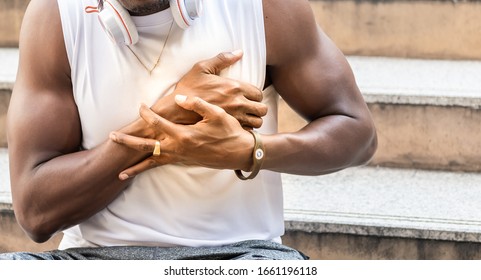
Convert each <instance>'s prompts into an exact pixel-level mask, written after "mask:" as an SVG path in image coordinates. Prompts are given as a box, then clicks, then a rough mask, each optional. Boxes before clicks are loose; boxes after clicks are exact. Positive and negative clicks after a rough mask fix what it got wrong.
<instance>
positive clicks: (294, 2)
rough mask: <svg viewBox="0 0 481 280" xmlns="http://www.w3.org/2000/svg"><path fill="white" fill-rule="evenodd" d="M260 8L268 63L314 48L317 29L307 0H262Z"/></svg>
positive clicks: (277, 61)
mask: <svg viewBox="0 0 481 280" xmlns="http://www.w3.org/2000/svg"><path fill="white" fill-rule="evenodd" d="M263 8H264V25H265V32H266V44H267V64H268V65H277V64H279V63H281V62H282V61H286V60H289V59H290V58H291V56H292V58H294V55H296V56H297V58H299V57H298V56H299V55H300V54H308V53H309V52H311V51H314V50H315V46H316V44H315V42H316V40H319V32H318V25H317V23H316V21H315V18H314V13H313V11H312V9H311V6H310V4H309V1H307V0H282V1H279V0H263ZM301 50H302V52H301Z"/></svg>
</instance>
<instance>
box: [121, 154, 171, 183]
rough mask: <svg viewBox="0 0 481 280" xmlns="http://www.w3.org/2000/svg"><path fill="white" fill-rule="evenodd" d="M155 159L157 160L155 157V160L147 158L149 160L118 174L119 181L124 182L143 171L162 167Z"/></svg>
mask: <svg viewBox="0 0 481 280" xmlns="http://www.w3.org/2000/svg"><path fill="white" fill-rule="evenodd" d="M157 159H158V157H156V158H155V159H154V158H153V157H149V158H147V159H145V160H143V161H141V162H139V163H137V164H136V165H134V166H131V167H129V168H127V169H125V170H124V171H122V172H121V173H120V175H119V179H120V180H122V181H124V180H127V179H129V178H133V177H135V176H137V175H138V174H140V173H142V172H144V171H147V170H149V169H152V168H155V167H157V166H160V165H162V163H161V161H159V160H157Z"/></svg>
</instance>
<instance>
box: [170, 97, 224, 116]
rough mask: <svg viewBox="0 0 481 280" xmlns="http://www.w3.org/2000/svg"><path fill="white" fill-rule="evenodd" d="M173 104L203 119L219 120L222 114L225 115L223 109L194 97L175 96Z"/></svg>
mask: <svg viewBox="0 0 481 280" xmlns="http://www.w3.org/2000/svg"><path fill="white" fill-rule="evenodd" d="M175 102H176V103H177V105H179V106H180V107H182V108H184V109H186V110H189V111H193V112H196V113H197V114H199V115H200V116H201V117H202V118H203V119H215V118H219V117H220V116H221V115H223V114H227V113H226V112H225V111H224V109H222V108H221V107H219V106H216V105H212V104H210V103H208V102H206V101H204V100H203V99H201V98H199V97H195V96H190V97H187V96H185V95H180V94H178V95H176V96H175Z"/></svg>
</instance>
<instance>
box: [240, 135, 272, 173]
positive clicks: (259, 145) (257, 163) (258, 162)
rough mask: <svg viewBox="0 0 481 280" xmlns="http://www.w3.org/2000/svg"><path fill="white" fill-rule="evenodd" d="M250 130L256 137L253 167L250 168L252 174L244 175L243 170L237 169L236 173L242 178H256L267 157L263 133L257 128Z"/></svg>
mask: <svg viewBox="0 0 481 280" xmlns="http://www.w3.org/2000/svg"><path fill="white" fill-rule="evenodd" d="M249 132H250V133H251V134H252V136H253V137H254V148H253V150H252V153H251V158H252V159H251V168H250V170H249V171H250V174H248V175H244V174H243V173H242V171H241V170H235V174H236V175H237V177H238V178H239V179H241V180H248V179H254V178H255V177H256V176H257V174H258V173H259V171H260V170H261V168H262V163H263V162H264V158H265V150H264V144H263V142H262V137H261V135H260V134H259V133H258V132H257V131H255V130H250V131H249Z"/></svg>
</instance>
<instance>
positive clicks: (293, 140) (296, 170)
mask: <svg viewBox="0 0 481 280" xmlns="http://www.w3.org/2000/svg"><path fill="white" fill-rule="evenodd" d="M262 139H263V142H264V146H265V150H266V159H265V160H264V163H263V167H262V168H263V169H269V170H272V171H277V172H282V173H291V174H299V175H321V174H327V173H332V172H335V171H338V170H341V169H343V168H346V167H350V166H356V165H361V164H364V163H366V162H367V161H368V160H369V159H370V158H371V157H372V155H373V153H374V151H375V150H376V145H377V142H376V132H375V129H374V126H373V124H372V123H371V122H370V120H369V119H366V120H360V119H355V118H352V117H348V116H342V115H332V116H327V117H323V118H319V119H317V120H314V121H312V122H311V123H309V124H308V125H306V126H305V127H304V128H302V129H301V130H299V131H297V132H293V133H280V134H273V135H262Z"/></svg>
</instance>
